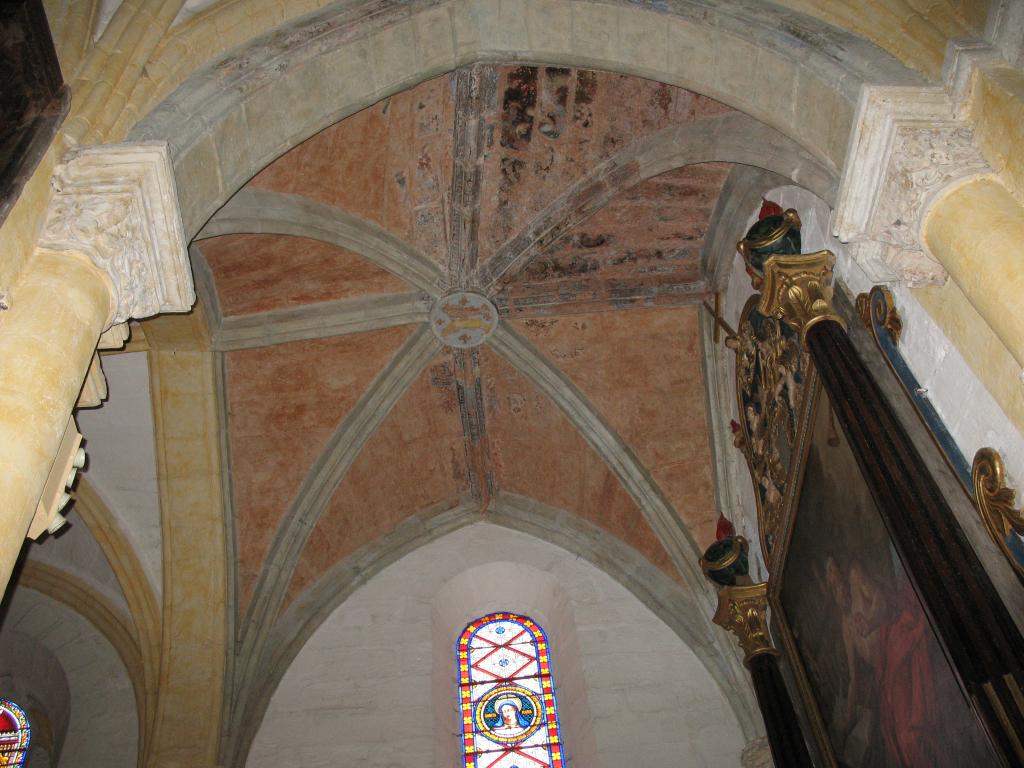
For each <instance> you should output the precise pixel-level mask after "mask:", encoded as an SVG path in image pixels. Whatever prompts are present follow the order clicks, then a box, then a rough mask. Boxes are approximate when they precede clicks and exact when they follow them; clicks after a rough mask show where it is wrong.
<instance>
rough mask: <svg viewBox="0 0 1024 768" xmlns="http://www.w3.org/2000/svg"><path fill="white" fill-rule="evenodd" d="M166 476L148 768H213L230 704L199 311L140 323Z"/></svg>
mask: <svg viewBox="0 0 1024 768" xmlns="http://www.w3.org/2000/svg"><path fill="white" fill-rule="evenodd" d="M144 328H145V331H146V339H147V341H148V343H149V375H150V388H151V392H152V400H153V425H154V428H155V431H156V458H157V465H158V467H159V472H158V477H159V479H160V517H161V530H162V532H163V535H162V541H163V563H164V566H163V585H164V586H163V643H162V645H163V648H162V653H161V659H160V676H159V690H158V694H157V712H156V721H155V724H154V731H153V738H152V743H151V747H150V750H149V759H148V762H147V764H146V765H147V768H186V767H187V768H192V767H193V766H199V767H200V768H210V767H211V766H213V765H214V763H215V762H216V759H217V751H218V747H219V745H220V723H221V714H222V708H223V705H224V682H225V665H226V660H227V658H226V653H225V649H226V648H229V647H230V645H231V643H230V639H229V632H228V627H229V626H230V616H229V615H228V611H229V610H230V607H229V604H228V569H229V567H230V566H229V563H228V559H227V540H226V530H225V527H224V503H223V499H224V491H223V488H222V485H221V479H222V475H221V464H222V460H221V452H220V434H221V426H220V421H219V411H218V406H217V384H216V374H215V366H216V364H217V362H216V360H215V358H214V354H213V352H212V351H211V350H210V345H209V333H208V331H207V330H206V322H205V319H204V318H203V316H202V312H201V311H200V310H199V309H196V311H194V312H192V313H191V314H189V315H187V316H185V317H158V318H156V319H154V320H152V321H149V322H147V323H145V324H144Z"/></svg>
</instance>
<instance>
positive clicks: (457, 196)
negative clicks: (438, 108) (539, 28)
mask: <svg viewBox="0 0 1024 768" xmlns="http://www.w3.org/2000/svg"><path fill="white" fill-rule="evenodd" d="M497 88H498V73H497V70H496V69H495V68H494V66H492V65H487V64H474V65H473V66H471V67H463V68H462V69H459V70H458V71H457V72H456V74H455V146H454V147H453V150H452V204H451V216H450V221H449V230H448V282H449V284H450V285H451V286H453V287H456V286H457V287H465V286H466V281H467V279H468V278H469V276H470V275H472V274H473V272H474V270H475V269H476V261H477V252H478V249H479V237H478V233H479V230H480V184H481V182H482V179H483V162H484V152H485V151H486V149H487V125H486V123H485V122H484V115H485V114H487V112H488V111H493V109H494V105H495V99H496V97H497Z"/></svg>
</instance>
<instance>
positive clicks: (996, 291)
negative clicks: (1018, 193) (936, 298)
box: [923, 179, 1024, 367]
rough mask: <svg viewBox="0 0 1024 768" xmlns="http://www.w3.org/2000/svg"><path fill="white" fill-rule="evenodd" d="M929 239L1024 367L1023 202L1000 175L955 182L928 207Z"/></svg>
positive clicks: (926, 238) (937, 255)
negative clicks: (958, 183)
mask: <svg viewBox="0 0 1024 768" xmlns="http://www.w3.org/2000/svg"><path fill="white" fill-rule="evenodd" d="M923 229H924V241H925V243H926V244H927V246H928V248H929V250H930V251H931V252H932V254H933V255H934V256H935V258H936V259H937V260H938V261H939V263H941V264H942V266H943V267H944V268H945V269H946V271H947V272H949V276H950V277H951V278H952V279H953V280H954V281H955V282H956V284H957V286H958V287H959V288H960V290H961V291H963V293H964V296H966V297H967V299H968V301H970V302H971V304H972V305H973V306H974V308H975V309H976V310H977V311H978V314H979V315H981V316H982V317H983V318H984V319H985V322H987V323H988V325H989V326H990V327H991V328H992V330H993V331H995V333H996V335H997V336H998V337H999V339H1000V340H1001V341H1002V342H1003V344H1005V345H1006V348H1007V350H1009V352H1010V354H1012V355H1013V357H1014V359H1015V360H1016V361H1017V363H1018V365H1020V366H1021V367H1024V323H1022V322H1021V318H1024V270H1022V269H1021V253H1020V251H1021V246H1022V244H1024V207H1022V206H1021V205H1020V204H1019V203H1018V202H1017V200H1016V199H1014V197H1013V196H1012V195H1011V194H1010V193H1009V192H1008V191H1007V189H1006V187H1004V186H1003V185H1002V184H1000V183H999V182H998V181H994V180H991V179H979V180H976V181H971V182H968V183H965V184H962V185H960V186H957V187H955V188H953V190H952V191H950V192H949V193H947V194H945V195H944V196H943V197H941V198H940V199H939V200H937V201H936V202H935V203H934V204H933V205H932V206H931V208H930V209H929V211H928V215H927V218H926V220H925V223H924V228H923Z"/></svg>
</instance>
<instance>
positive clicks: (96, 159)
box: [39, 142, 195, 408]
mask: <svg viewBox="0 0 1024 768" xmlns="http://www.w3.org/2000/svg"><path fill="white" fill-rule="evenodd" d="M52 184H53V187H54V196H53V200H52V202H51V204H50V209H49V211H48V213H47V218H46V223H45V225H44V227H43V232H42V235H41V236H40V239H39V245H40V246H41V247H43V248H47V249H49V250H53V251H68V252H74V253H79V254H82V255H84V256H86V257H87V258H88V259H89V260H90V261H91V262H92V264H93V265H94V266H95V267H96V268H97V269H98V270H99V271H100V272H101V273H102V274H103V275H104V277H105V279H106V281H107V284H108V285H109V286H110V313H109V315H108V317H107V320H106V323H105V324H104V329H105V330H104V331H103V333H102V335H101V336H100V338H99V341H98V344H97V347H98V349H119V348H121V347H123V346H124V344H125V342H126V341H127V339H128V326H127V321H128V319H129V318H135V319H140V318H144V317H149V316H150V315H155V314H158V313H160V312H187V311H188V310H189V309H191V307H192V305H193V304H194V303H195V289H194V287H193V283H192V271H191V268H190V266H189V260H188V253H187V250H186V244H185V233H184V230H183V229H182V225H181V215H180V211H179V208H178V198H177V195H176V193H175V187H174V176H173V172H172V170H171V163H170V158H169V155H168V152H167V146H166V144H163V143H161V142H144V143H139V144H117V145H109V146H95V147H83V148H80V149H75V150H72V151H71V152H70V153H68V155H67V157H66V158H65V159H64V162H63V163H62V164H61V165H59V166H58V167H57V170H56V172H55V174H54V178H53V181H52ZM106 396H107V383H106V379H105V377H104V375H103V369H102V367H101V366H100V361H99V356H98V355H95V356H94V357H93V360H92V363H91V365H90V366H89V372H88V374H87V375H86V379H85V383H84V384H83V386H82V392H81V395H80V397H79V401H78V407H80V408H90V407H95V406H98V405H100V404H101V403H102V401H103V400H105V399H106Z"/></svg>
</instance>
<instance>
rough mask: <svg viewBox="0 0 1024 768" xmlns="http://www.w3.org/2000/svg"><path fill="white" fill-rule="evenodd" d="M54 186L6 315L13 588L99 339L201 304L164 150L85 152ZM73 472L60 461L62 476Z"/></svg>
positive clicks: (3, 434) (5, 433)
mask: <svg viewBox="0 0 1024 768" xmlns="http://www.w3.org/2000/svg"><path fill="white" fill-rule="evenodd" d="M51 186H52V188H53V190H54V192H53V195H52V197H51V199H50V202H49V205H48V208H47V212H46V218H45V221H44V223H43V227H42V232H41V233H40V235H39V239H38V242H37V246H36V249H35V252H34V254H33V257H32V258H31V259H30V261H29V263H28V264H27V265H26V268H25V269H24V270H23V271H22V275H21V278H20V279H19V281H18V282H17V284H16V285H15V286H14V287H13V288H12V289H11V291H10V297H9V299H8V302H7V303H8V304H9V305H10V306H9V308H8V309H6V310H4V311H2V312H0V468H2V469H0V526H2V527H0V530H2V531H4V533H5V535H4V536H0V584H2V585H3V588H4V589H6V587H7V582H8V580H9V578H10V574H11V569H12V568H13V566H14V563H15V561H16V559H17V557H18V552H19V551H20V549H21V546H22V543H23V541H24V538H25V534H26V532H27V530H28V528H29V524H30V523H31V521H32V519H33V517H34V515H35V512H36V507H37V505H38V504H39V501H40V495H41V494H42V493H43V490H44V487H45V486H46V481H47V478H48V476H49V475H50V470H51V467H53V466H54V459H55V458H56V454H57V453H58V451H59V450H62V449H61V448H60V445H61V439H62V437H63V436H64V433H65V431H66V430H67V429H68V428H69V427H68V425H69V422H71V411H72V408H73V407H74V405H75V402H76V401H77V399H78V396H79V390H80V389H81V387H82V382H83V380H84V379H85V377H86V375H87V373H88V372H89V368H90V362H91V361H92V358H93V353H94V352H95V350H96V344H97V342H98V341H99V339H100V335H101V334H102V333H104V332H105V331H107V330H108V329H109V328H111V327H112V326H115V325H119V324H121V323H124V322H126V321H127V320H128V319H129V318H143V317H149V316H150V315H154V314H158V313H160V312H182V311H187V310H188V309H189V308H190V307H191V306H192V304H193V303H195V291H194V289H193V285H192V274H191V271H190V268H189V263H188V255H187V252H186V250H185V236H184V232H183V231H182V227H181V216H180V213H179V209H178V201H177V195H176V193H175V188H174V176H173V173H172V171H171V164H170V160H169V156H168V152H167V147H166V145H163V144H156V143H142V144H122V145H114V146H99V147H84V148H81V149H77V150H75V151H73V152H71V153H69V155H68V156H67V157H65V159H64V162H62V163H61V164H60V165H58V166H57V168H56V170H55V172H54V176H53V178H52V179H51ZM71 428H74V425H73V422H71ZM64 467H65V464H64V463H63V460H62V463H61V465H60V474H61V475H63V473H64V472H65V471H66V470H65V469H64ZM55 471H56V470H55ZM63 480H64V477H63V476H61V477H59V478H58V481H57V487H59V486H60V485H61V484H62V483H63ZM52 490H53V486H50V487H48V489H47V499H50V498H52V494H51V491H52ZM58 495H59V493H58ZM47 506H48V505H47ZM47 511H49V510H47Z"/></svg>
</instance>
